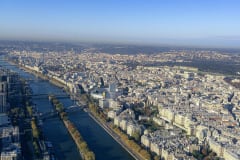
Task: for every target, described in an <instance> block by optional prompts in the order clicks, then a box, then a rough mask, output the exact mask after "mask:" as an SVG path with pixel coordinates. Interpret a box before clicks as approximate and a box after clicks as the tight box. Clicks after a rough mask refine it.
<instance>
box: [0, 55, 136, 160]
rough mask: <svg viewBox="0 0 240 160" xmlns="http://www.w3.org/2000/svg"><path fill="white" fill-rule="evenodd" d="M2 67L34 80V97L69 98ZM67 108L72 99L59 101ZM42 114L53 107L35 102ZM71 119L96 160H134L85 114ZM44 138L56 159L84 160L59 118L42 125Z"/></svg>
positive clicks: (45, 83) (43, 99) (5, 64)
mask: <svg viewBox="0 0 240 160" xmlns="http://www.w3.org/2000/svg"><path fill="white" fill-rule="evenodd" d="M0 65H2V66H3V67H5V68H8V69H11V70H13V71H15V72H17V73H18V74H19V75H20V77H23V78H25V79H31V81H29V85H30V87H31V88H32V91H33V94H34V95H35V94H56V95H57V94H59V93H61V94H66V93H65V92H64V91H63V90H62V89H61V88H58V87H56V86H55V85H53V84H51V83H50V82H48V81H43V80H42V79H39V78H38V77H35V76H34V75H32V74H30V73H27V72H25V71H23V70H21V69H19V68H18V66H15V65H11V64H9V63H8V62H6V61H4V59H3V58H2V57H1V60H0ZM59 100H60V101H61V102H62V103H63V104H64V106H66V107H68V106H71V105H73V102H72V100H71V99H70V98H64V99H59ZM32 101H33V103H34V104H36V107H37V109H38V110H39V111H40V112H43V113H44V112H49V111H51V110H52V109H53V108H52V105H51V104H50V103H49V100H48V98H47V97H41V98H38V97H36V98H34V97H33V99H32ZM68 117H69V119H70V120H71V121H72V122H73V123H74V124H75V125H76V127H77V128H78V130H79V131H80V133H81V135H82V136H83V138H84V140H85V141H86V142H87V144H88V145H89V148H90V149H91V150H92V151H93V152H94V153H95V156H96V159H97V160H133V159H134V158H133V157H132V156H131V155H130V154H129V153H128V152H127V151H126V150H125V149H124V148H122V146H121V145H119V144H118V143H117V142H116V141H115V140H114V139H113V138H112V137H111V136H110V135H109V134H108V133H107V132H106V131H105V130H104V129H103V128H101V127H100V126H99V125H98V124H97V123H96V122H95V121H94V120H93V119H92V118H91V117H90V116H89V115H88V114H87V113H86V112H84V111H82V110H78V111H76V112H73V113H69V114H68ZM43 132H44V135H45V137H46V138H47V139H48V140H49V141H51V142H52V144H53V147H54V150H55V153H56V156H57V159H59V160H78V159H81V158H80V155H79V152H78V150H77V147H76V145H75V144H74V142H73V140H72V139H71V136H70V135H69V134H68V131H67V130H66V128H65V127H64V125H63V123H62V122H61V120H60V119H59V118H58V117H56V118H51V119H47V120H45V121H44V123H43Z"/></svg>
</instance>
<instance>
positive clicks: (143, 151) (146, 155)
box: [112, 127, 151, 160]
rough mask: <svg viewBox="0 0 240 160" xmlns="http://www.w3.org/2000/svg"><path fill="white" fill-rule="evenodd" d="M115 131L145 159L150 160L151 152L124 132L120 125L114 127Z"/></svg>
mask: <svg viewBox="0 0 240 160" xmlns="http://www.w3.org/2000/svg"><path fill="white" fill-rule="evenodd" d="M112 129H113V131H114V132H115V133H116V134H117V135H118V136H119V137H120V138H121V140H122V141H124V143H125V144H126V145H127V146H128V148H131V149H132V150H133V151H134V152H135V153H137V154H139V155H140V156H141V157H143V159H147V160H150V159H151V154H150V153H149V152H148V151H147V150H146V149H144V148H142V147H141V146H140V145H139V144H137V143H136V142H135V141H134V140H131V139H129V138H128V136H127V135H126V134H125V133H124V132H122V131H121V130H120V129H119V128H118V127H112Z"/></svg>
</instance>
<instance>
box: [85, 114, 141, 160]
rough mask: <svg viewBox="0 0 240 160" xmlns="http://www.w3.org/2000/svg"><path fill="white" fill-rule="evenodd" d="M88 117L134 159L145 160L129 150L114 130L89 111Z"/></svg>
mask: <svg viewBox="0 0 240 160" xmlns="http://www.w3.org/2000/svg"><path fill="white" fill-rule="evenodd" d="M87 112H88V115H89V116H90V117H91V118H92V119H93V120H94V121H95V122H97V123H98V124H99V125H100V126H101V127H102V128H103V129H104V130H105V131H106V132H107V133H108V134H109V135H110V136H111V137H112V138H113V139H115V140H116V141H117V142H118V143H119V144H120V145H121V146H122V147H123V148H124V149H125V150H126V151H128V153H129V154H131V156H133V158H135V159H136V160H144V158H143V157H141V156H140V155H138V154H135V153H134V151H133V150H132V149H131V148H129V147H128V146H126V145H125V144H124V142H123V141H122V140H121V138H120V137H119V136H118V135H117V134H116V133H115V132H113V131H112V129H111V128H110V126H109V125H108V124H107V123H106V124H104V123H101V122H100V121H99V120H98V119H97V118H96V117H95V116H94V115H93V114H92V113H91V112H90V111H87Z"/></svg>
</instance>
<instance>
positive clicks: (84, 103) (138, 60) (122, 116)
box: [0, 44, 240, 160]
mask: <svg viewBox="0 0 240 160" xmlns="http://www.w3.org/2000/svg"><path fill="white" fill-rule="evenodd" d="M36 45H37V44H35V46H36ZM4 46H5V47H4ZM31 46H34V45H21V44H18V47H16V46H14V47H10V46H6V45H2V46H1V53H2V58H3V60H5V61H8V62H9V63H10V66H11V65H14V66H18V68H21V69H22V70H25V71H27V72H29V73H31V74H34V75H35V76H38V77H40V78H41V79H44V80H47V81H50V82H51V83H53V84H54V85H57V86H58V87H60V88H63V89H64V90H65V91H66V92H67V93H68V94H69V95H70V97H71V98H72V100H73V101H75V102H76V103H75V106H77V108H79V109H81V110H84V112H87V113H88V114H89V115H90V116H91V117H92V118H93V119H94V120H95V121H96V122H97V123H98V124H99V125H100V126H101V127H103V128H104V129H105V131H106V132H107V133H108V134H110V135H111V136H112V137H113V138H114V139H115V140H116V141H118V143H119V144H120V145H121V146H122V147H124V149H126V150H127V151H128V152H129V153H130V154H131V155H132V156H134V158H135V159H168V160H170V159H225V160H238V159H240V152H239V151H240V127H239V126H240V99H239V97H240V90H239V84H240V77H239V74H240V70H239V66H240V55H239V54H236V53H227V52H225V53H222V52H220V51H214V50H213V49H212V50H201V49H198V50H196V49H194V50H193V49H185V50H182V49H181V50H180V49H175V50H173V49H171V50H169V51H162V52H161V51H159V52H155V53H152V54H148V53H138V54H121V53H118V54H116V53H107V52H100V50H97V49H96V48H93V47H89V48H87V47H85V48H79V49H76V48H71V47H69V48H68V47H66V48H63V49H62V50H64V51H58V50H57V49H52V48H54V47H52V48H51V47H46V48H45V51H42V50H41V51H38V49H36V48H32V47H31ZM51 49H52V50H51ZM160 50H161V49H160ZM197 60H202V61H205V62H206V65H211V63H213V64H215V63H222V67H223V69H222V68H218V69H219V70H221V71H224V73H223V72H219V71H218V70H217V69H215V68H213V69H212V70H205V68H204V67H203V66H195V65H191V64H192V63H191V62H196V61H197ZM208 61H209V62H210V63H209V64H208V63H207V62H208ZM184 62H185V63H184ZM214 62H215V63H214ZM224 62H228V63H231V64H232V65H234V67H233V68H235V69H236V70H234V69H233V68H232V69H230V70H231V72H228V70H229V68H227V69H226V68H225V69H224V67H226V65H228V64H225V63H224ZM184 64H185V65H184ZM186 64H187V65H186ZM5 67H7V65H6V66H4V65H2V66H1V85H0V86H1V126H2V127H1V139H2V143H1V144H2V145H1V148H2V151H1V159H3V160H4V159H8V158H10V157H11V158H15V159H22V157H25V158H27V157H26V155H24V154H22V153H23V152H21V146H25V145H26V144H24V143H25V141H23V140H20V136H19V134H20V132H24V133H25V132H26V130H27V129H28V130H30V131H31V132H26V133H27V134H30V136H32V137H33V138H32V140H30V142H31V141H32V143H33V146H34V149H33V150H32V152H33V153H32V157H30V159H31V158H33V157H35V158H37V159H53V157H54V151H52V150H51V149H50V150H49V149H46V148H49V147H50V148H51V145H52V144H51V142H49V141H45V140H44V139H43V138H41V136H40V133H38V132H39V130H41V129H38V128H41V125H42V124H41V123H46V122H45V121H48V120H49V121H50V119H47V118H46V120H45V121H44V122H42V120H41V119H43V118H41V115H40V114H41V113H39V112H38V111H37V110H36V108H35V107H34V104H32V103H31V99H29V97H31V95H32V96H33V94H32V93H31V87H29V86H28V84H27V81H28V80H27V79H25V80H24V79H22V78H21V76H18V74H17V73H15V72H12V71H10V70H8V69H5ZM208 68H211V67H208ZM19 84H22V85H19ZM22 88H25V90H23V89H22ZM26 88H27V89H26ZM23 92H24V93H23ZM26 94H28V95H27V96H26ZM15 96H18V97H19V98H18V99H17V98H15ZM48 96H50V97H49V98H51V99H52V97H51V93H49V95H48ZM56 97H57V95H56ZM52 103H53V107H54V106H55V112H57V113H58V114H59V116H60V119H62V121H63V122H64V124H65V126H66V127H67V128H73V129H74V123H72V122H71V121H70V120H69V118H68V117H67V115H68V114H70V113H68V112H70V109H68V108H64V106H61V105H58V104H60V102H58V101H57V99H56V100H55V102H54V101H53V100H52ZM20 104H21V105H20ZM16 106H18V107H20V108H22V109H23V110H24V108H25V110H24V111H23V113H21V111H19V110H20V109H17V107H16ZM14 107H15V108H14ZM73 108H74V107H73ZM26 112H27V113H26ZM71 112H74V109H73V110H72V111H71ZM17 114H19V115H17ZM21 114H25V115H24V116H21ZM52 116H57V115H52ZM16 117H17V118H18V119H17V120H16ZM19 118H20V119H21V120H24V119H26V118H27V119H29V121H30V122H28V123H30V126H29V127H28V128H27V129H26V127H25V126H24V124H23V123H22V122H19V121H18V120H19ZM16 121H17V122H16ZM26 123H27V122H26ZM43 125H44V124H43ZM75 130H77V129H74V131H73V130H72V131H71V129H69V134H70V135H72V136H73V140H74V141H75V142H76V145H77V146H78V147H79V151H80V155H81V157H82V158H83V159H95V156H94V153H93V152H91V148H90V150H89V151H85V150H86V149H83V148H84V147H83V146H81V144H80V143H81V142H79V144H80V145H78V143H77V140H76V139H77V138H76V137H74V133H76V131H75ZM79 136H80V137H81V131H80V133H79ZM21 137H22V136H21ZM84 138H85V137H84V136H83V138H80V141H81V140H84ZM84 143H85V142H84ZM86 146H87V144H86ZM53 148H54V145H53ZM87 148H88V147H87ZM52 152H53V153H52ZM56 158H57V159H58V157H56Z"/></svg>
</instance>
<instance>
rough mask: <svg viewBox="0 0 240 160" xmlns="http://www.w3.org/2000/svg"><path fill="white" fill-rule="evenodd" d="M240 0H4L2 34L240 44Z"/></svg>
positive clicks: (0, 19)
mask: <svg viewBox="0 0 240 160" xmlns="http://www.w3.org/2000/svg"><path fill="white" fill-rule="evenodd" d="M239 8H240V1H239V0H84V1H83V0H1V1H0V39H1V40H37V41H66V42H104V43H105V42H109V43H125V44H128V43H129V44H152V45H176V46H178V45H180V46H181V45H185V46H207V47H211V46H212V47H228V48H240V9H239Z"/></svg>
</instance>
